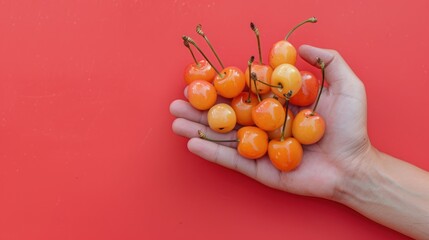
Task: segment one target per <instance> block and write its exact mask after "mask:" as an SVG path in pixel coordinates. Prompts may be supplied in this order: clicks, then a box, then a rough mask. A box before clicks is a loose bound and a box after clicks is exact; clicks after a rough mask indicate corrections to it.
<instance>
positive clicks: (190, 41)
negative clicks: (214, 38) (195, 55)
mask: <svg viewBox="0 0 429 240" xmlns="http://www.w3.org/2000/svg"><path fill="white" fill-rule="evenodd" d="M182 39H183V41H186V42H188V43H190V44H192V45H193V46H194V47H195V48H196V49H197V50H198V52H200V53H201V55H203V57H204V59H205V60H206V61H207V62H208V63H209V64H210V66H212V68H213V69H214V70H215V72H216V73H217V74H218V75H219V76H220V77H222V76H223V75H222V74H221V73H220V72H219V70H217V68H216V67H215V66H214V65H213V64H212V62H210V60H209V59H208V58H207V56H206V55H205V54H204V53H203V51H201V49H200V48H199V47H198V45H197V44H196V43H195V41H194V40H193V39H192V38H190V37H188V36H182Z"/></svg>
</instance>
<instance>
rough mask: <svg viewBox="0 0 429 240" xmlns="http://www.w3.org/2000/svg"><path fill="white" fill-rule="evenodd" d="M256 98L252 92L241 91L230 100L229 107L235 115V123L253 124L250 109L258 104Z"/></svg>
mask: <svg viewBox="0 0 429 240" xmlns="http://www.w3.org/2000/svg"><path fill="white" fill-rule="evenodd" d="M258 103H259V102H258V98H257V97H256V96H255V95H254V94H253V93H248V92H242V93H240V94H239V95H238V96H236V97H234V98H233V99H232V101H231V107H232V109H234V111H235V114H236V115H237V123H238V124H240V125H242V126H251V125H255V123H254V122H253V118H252V109H253V107H255V106H256V105H258Z"/></svg>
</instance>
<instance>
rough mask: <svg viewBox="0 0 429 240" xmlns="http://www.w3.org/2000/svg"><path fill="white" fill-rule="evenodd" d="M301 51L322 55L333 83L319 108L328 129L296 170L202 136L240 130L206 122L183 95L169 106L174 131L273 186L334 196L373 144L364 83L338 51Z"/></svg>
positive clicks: (311, 57)
mask: <svg viewBox="0 0 429 240" xmlns="http://www.w3.org/2000/svg"><path fill="white" fill-rule="evenodd" d="M299 52H300V55H301V57H302V58H303V59H305V60H306V61H307V62H309V63H311V64H313V65H316V59H317V58H321V59H322V60H323V61H324V62H325V64H326V68H325V71H326V80H327V81H328V83H329V88H328V89H326V90H324V92H323V94H322V96H321V100H320V103H319V106H318V109H317V112H319V114H320V115H321V116H323V117H324V118H325V121H326V132H325V135H324V137H323V138H322V139H321V140H320V141H319V142H318V143H316V144H313V145H310V146H304V156H303V160H302V162H301V165H300V166H299V167H298V168H297V169H295V170H294V171H291V172H281V171H279V170H277V169H276V168H275V167H274V166H273V165H272V164H271V161H270V160H269V159H268V157H267V156H265V157H263V158H261V159H258V160H249V159H245V158H243V157H241V156H240V155H239V154H238V153H237V151H236V149H235V146H236V143H213V142H208V141H205V140H202V139H199V138H198V134H197V130H203V131H204V132H207V134H208V135H209V136H211V137H212V138H218V139H234V138H236V136H235V134H236V133H235V131H232V132H230V133H228V134H226V135H225V134H218V133H215V132H213V131H211V130H210V129H209V128H208V127H207V117H206V115H207V114H206V112H200V111H198V110H195V109H194V108H193V107H192V106H190V104H189V103H187V102H186V101H183V100H176V101H174V102H173V103H172V104H171V106H170V111H171V112H172V114H173V115H175V116H176V117H177V119H176V120H175V121H174V122H173V131H174V132H175V133H177V134H179V135H181V136H185V137H188V138H191V139H190V140H189V142H188V148H189V150H190V151H191V152H193V153H195V154H196V155H198V156H200V157H202V158H204V159H207V160H209V161H212V162H215V163H217V164H220V165H222V166H225V167H227V168H231V169H234V170H236V171H239V172H241V173H243V174H245V175H247V176H249V177H251V178H254V179H255V180H257V181H259V182H261V183H263V184H265V185H268V186H270V187H273V188H277V189H280V190H284V191H287V192H291V193H295V194H300V195H307V196H317V197H323V198H328V199H332V198H333V197H334V196H333V195H334V194H335V192H336V190H338V189H336V188H338V186H339V185H340V183H341V181H342V180H343V178H344V177H346V176H348V175H349V174H353V172H354V171H356V170H357V168H359V167H360V165H361V164H360V161H361V160H360V159H363V158H362V155H363V154H365V153H366V152H368V151H369V149H370V148H371V144H370V142H369V140H368V136H367V130H366V96H365V89H364V86H363V84H362V82H361V81H360V80H359V79H358V78H357V77H356V75H354V73H353V72H352V70H351V69H350V68H349V67H348V65H347V64H346V62H345V61H344V60H343V59H342V57H341V56H340V55H339V54H338V53H337V52H336V51H333V50H326V49H320V48H315V47H311V46H306V45H305V46H301V48H300V49H299Z"/></svg>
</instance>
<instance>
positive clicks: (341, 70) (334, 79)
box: [299, 45, 361, 92]
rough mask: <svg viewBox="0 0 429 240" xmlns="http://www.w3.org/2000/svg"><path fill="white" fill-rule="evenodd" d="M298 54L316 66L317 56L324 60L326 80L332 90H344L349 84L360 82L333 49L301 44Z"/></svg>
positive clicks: (348, 87)
mask: <svg viewBox="0 0 429 240" xmlns="http://www.w3.org/2000/svg"><path fill="white" fill-rule="evenodd" d="M299 55H300V56H301V57H302V58H303V59H304V60H305V61H307V62H308V63H310V64H312V65H314V66H317V67H319V66H318V64H317V58H320V59H322V60H323V61H324V62H325V76H326V81H328V83H329V86H330V90H332V91H334V92H346V91H347V89H350V86H354V85H358V84H361V82H360V80H359V78H358V77H357V76H356V75H355V74H354V72H353V70H352V69H351V68H350V67H349V65H348V64H347V63H346V62H345V60H344V59H343V58H342V57H341V55H340V54H339V53H338V52H337V51H335V50H330V49H323V48H317V47H313V46H309V45H302V46H301V47H300V48H299Z"/></svg>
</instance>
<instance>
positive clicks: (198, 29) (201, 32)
mask: <svg viewBox="0 0 429 240" xmlns="http://www.w3.org/2000/svg"><path fill="white" fill-rule="evenodd" d="M196 31H197V33H198V34H199V35H200V36H202V37H203V38H204V40H206V42H207V44H208V45H209V47H210V49H211V50H212V52H213V53H214V55H215V56H216V58H217V60H218V62H219V64H220V66H221V67H222V69H225V67H224V65H223V63H222V61H221V60H220V58H219V56H218V55H217V53H216V51H215V50H214V48H213V46H212V44H211V43H210V41H209V39H208V38H207V36H206V35H205V34H204V32H203V29H202V25H201V24H198V25H197V30H196Z"/></svg>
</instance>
